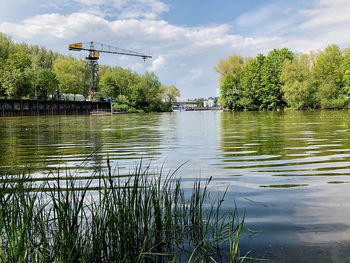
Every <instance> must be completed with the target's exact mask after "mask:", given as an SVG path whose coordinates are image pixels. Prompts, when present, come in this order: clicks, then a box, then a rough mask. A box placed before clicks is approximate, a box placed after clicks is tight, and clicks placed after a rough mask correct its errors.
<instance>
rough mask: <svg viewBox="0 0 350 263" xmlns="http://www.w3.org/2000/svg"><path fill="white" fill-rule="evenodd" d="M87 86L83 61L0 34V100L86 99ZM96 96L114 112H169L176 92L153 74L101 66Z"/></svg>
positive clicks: (87, 71) (87, 68) (176, 90)
mask: <svg viewBox="0 0 350 263" xmlns="http://www.w3.org/2000/svg"><path fill="white" fill-rule="evenodd" d="M89 87H90V68H89V66H88V64H87V63H86V61H85V60H84V59H83V58H79V59H78V58H74V57H72V56H63V55H61V54H58V53H55V52H53V51H51V50H47V49H46V48H44V47H39V46H36V45H27V44H25V43H15V42H13V41H12V40H11V38H10V37H8V36H6V35H5V34H2V33H0V97H5V98H16V99H21V98H30V99H41V100H46V99H49V98H50V97H51V98H57V97H58V96H56V95H57V94H58V93H69V94H74V95H75V94H83V95H84V96H85V97H88V92H89ZM97 95H98V98H99V99H104V98H114V99H115V101H114V108H115V109H116V110H121V111H123V110H124V111H125V110H126V111H135V112H139V111H146V112H148V111H169V110H171V102H172V101H175V100H176V97H179V96H180V91H179V90H178V89H177V88H176V87H175V86H174V85H171V86H169V87H168V86H165V85H162V84H161V83H160V82H159V80H158V77H157V76H156V75H155V74H154V73H145V74H144V75H140V74H138V73H136V72H133V71H131V70H130V69H123V68H121V67H111V66H101V67H100V70H99V92H98V94H97ZM120 96H124V97H123V99H122V100H120V98H119V97H120ZM74 97H75V96H74ZM117 98H119V99H117ZM121 102H122V104H120V103H121ZM120 105H121V106H120Z"/></svg>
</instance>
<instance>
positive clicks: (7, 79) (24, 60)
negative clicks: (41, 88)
mask: <svg viewBox="0 0 350 263" xmlns="http://www.w3.org/2000/svg"><path fill="white" fill-rule="evenodd" d="M30 67H31V57H30V56H29V55H27V54H25V53H15V54H10V55H9V57H8V59H7V60H6V63H5V65H4V69H3V70H2V73H1V82H2V86H3V88H4V91H5V94H6V95H8V96H10V97H12V98H22V97H25V96H29V95H30V94H31V93H32V85H31V79H32V76H31V69H30Z"/></svg>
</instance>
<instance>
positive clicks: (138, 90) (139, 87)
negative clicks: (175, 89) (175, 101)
mask: <svg viewBox="0 0 350 263" xmlns="http://www.w3.org/2000/svg"><path fill="white" fill-rule="evenodd" d="M160 85H161V84H160V82H159V80H158V77H157V76H156V75H155V74H154V73H153V72H152V73H148V72H146V74H145V75H143V76H142V77H141V81H140V82H139V83H137V84H136V85H134V86H133V87H132V94H131V101H132V103H133V105H134V107H135V108H137V109H143V110H145V111H147V112H149V111H161V110H162V108H163V103H162V99H161V93H160Z"/></svg>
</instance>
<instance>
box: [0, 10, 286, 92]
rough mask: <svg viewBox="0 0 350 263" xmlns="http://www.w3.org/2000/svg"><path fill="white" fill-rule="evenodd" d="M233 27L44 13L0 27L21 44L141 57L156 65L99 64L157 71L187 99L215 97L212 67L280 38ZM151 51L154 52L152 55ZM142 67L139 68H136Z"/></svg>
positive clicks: (130, 61) (117, 60)
mask: <svg viewBox="0 0 350 263" xmlns="http://www.w3.org/2000/svg"><path fill="white" fill-rule="evenodd" d="M231 30H232V29H231V27H230V26H229V25H209V26H199V27H183V26H176V25H172V24H169V23H168V22H166V21H164V20H149V19H143V20H140V19H117V20H112V21H109V20H107V19H105V18H103V17H100V16H97V15H92V14H88V13H82V12H80V13H73V14H70V15H61V14H57V13H55V14H46V15H38V16H35V17H31V18H28V19H26V20H24V21H23V22H22V23H19V24H17V23H0V31H1V32H4V33H7V34H9V35H11V36H12V37H13V38H14V39H15V40H17V41H26V42H29V43H33V44H39V45H44V46H46V47H48V48H54V49H56V51H60V52H62V50H63V51H64V52H66V53H68V51H66V50H67V45H68V44H69V43H72V42H88V41H96V42H101V43H105V44H109V45H113V46H118V47H121V48H126V49H129V50H135V51H139V52H142V53H147V54H148V53H151V55H153V60H147V61H146V62H142V63H139V62H138V61H137V59H136V58H134V57H132V58H131V57H117V56H111V55H101V59H100V62H101V63H108V64H111V65H120V66H124V67H129V68H132V69H133V70H137V71H138V72H140V73H142V72H144V71H145V70H150V71H156V72H157V75H158V76H159V78H160V81H161V82H163V83H164V84H169V83H171V84H173V83H174V84H175V85H176V86H177V87H178V88H180V90H181V91H182V94H183V96H184V97H196V96H197V97H198V96H200V97H205V96H207V97H209V96H214V95H215V93H216V91H215V88H216V87H217V76H216V75H215V73H214V70H213V67H214V66H215V64H216V63H217V61H218V60H219V59H220V58H225V57H227V56H229V55H231V54H232V53H236V54H241V55H254V54H256V53H258V52H260V51H261V50H267V49H269V48H270V47H271V46H273V47H276V46H277V47H279V46H281V43H282V41H281V39H280V38H245V37H242V36H240V35H237V34H232V32H231ZM149 51H150V52H149ZM136 62H138V64H135V63H136Z"/></svg>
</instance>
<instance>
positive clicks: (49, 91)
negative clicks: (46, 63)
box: [37, 69, 58, 100]
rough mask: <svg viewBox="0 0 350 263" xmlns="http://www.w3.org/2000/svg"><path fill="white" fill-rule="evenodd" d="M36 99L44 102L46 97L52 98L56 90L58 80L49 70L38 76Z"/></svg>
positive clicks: (44, 70)
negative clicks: (50, 96)
mask: <svg viewBox="0 0 350 263" xmlns="http://www.w3.org/2000/svg"><path fill="white" fill-rule="evenodd" d="M37 87H38V98H39V99H42V100H45V99H47V98H48V95H52V96H54V95H55V94H57V90H58V80H57V78H56V74H55V72H53V71H52V70H50V69H43V70H41V71H40V72H39V74H38V82H37Z"/></svg>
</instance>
